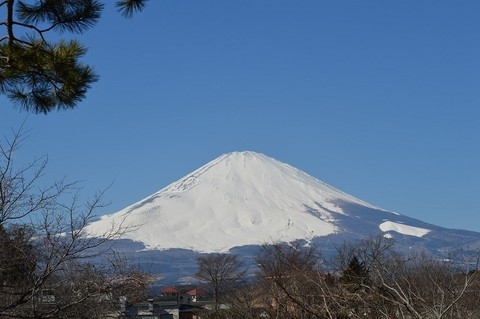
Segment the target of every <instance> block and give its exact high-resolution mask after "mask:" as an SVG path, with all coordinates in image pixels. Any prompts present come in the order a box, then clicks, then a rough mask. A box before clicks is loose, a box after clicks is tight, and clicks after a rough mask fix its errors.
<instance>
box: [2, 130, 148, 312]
mask: <svg viewBox="0 0 480 319" xmlns="http://www.w3.org/2000/svg"><path fill="white" fill-rule="evenodd" d="M11 136H12V137H10V138H9V137H6V138H5V140H4V141H2V142H0V240H1V243H0V244H1V245H2V252H1V253H0V279H1V280H0V317H1V318H40V317H41V318H53V317H55V318H82V317H86V316H88V317H89V318H96V317H100V315H101V316H105V315H106V314H107V313H108V312H110V311H112V309H113V308H112V307H106V302H107V300H108V299H109V298H110V296H111V295H112V291H114V290H115V288H116V287H118V286H119V285H126V282H127V281H128V280H133V279H134V278H135V276H133V275H137V276H139V275H140V277H141V276H142V274H140V273H139V272H136V271H132V272H130V273H128V274H126V273H125V272H124V275H125V276H121V275H120V274H119V273H116V274H115V273H114V272H113V271H112V270H110V271H109V272H110V274H109V273H107V272H105V269H103V268H102V267H100V266H98V265H99V264H97V266H93V265H92V264H91V261H92V258H94V257H98V256H100V255H102V254H103V255H104V256H106V255H105V254H104V253H105V252H106V251H107V250H108V246H106V245H105V244H106V243H107V242H108V241H110V240H111V239H114V238H116V237H117V236H120V235H121V234H123V233H124V232H125V231H126V229H125V228H124V227H122V221H118V223H116V224H112V226H111V228H110V229H108V230H107V231H105V232H104V233H102V234H96V235H97V236H96V237H93V236H91V235H92V234H89V233H88V232H87V225H88V223H89V222H90V221H91V220H92V218H93V217H95V214H96V212H97V211H98V210H99V209H101V208H103V207H105V205H104V203H103V201H102V198H103V196H104V192H103V191H102V192H99V193H98V194H96V195H95V196H94V197H93V199H91V200H90V201H88V202H87V203H85V204H81V203H80V200H79V188H78V185H77V183H66V182H65V181H63V180H62V181H59V182H56V183H53V185H50V186H46V187H42V186H41V185H43V181H42V180H41V178H42V176H43V175H44V173H45V168H46V164H47V158H46V157H41V158H38V159H34V160H33V161H31V162H30V163H27V164H25V165H23V166H17V163H16V162H15V161H14V159H15V153H16V151H17V150H18V148H19V147H20V146H21V144H22V142H24V140H25V138H26V135H25V133H23V132H22V130H18V131H12V134H11ZM143 275H144V276H143V277H142V281H143V282H144V283H145V284H146V282H147V281H148V280H147V278H146V277H147V276H146V275H145V274H143ZM110 299H111V298H110ZM89 303H90V305H92V304H97V305H99V306H98V307H95V309H93V308H94V307H87V305H89ZM108 303H109V304H110V305H111V303H112V302H111V300H108ZM87 308H88V309H87ZM87 310H88V311H87Z"/></svg>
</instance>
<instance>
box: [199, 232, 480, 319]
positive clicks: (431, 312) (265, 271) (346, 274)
mask: <svg viewBox="0 0 480 319" xmlns="http://www.w3.org/2000/svg"><path fill="white" fill-rule="evenodd" d="M213 256H214V257H200V259H199V272H198V273H197V278H201V279H202V280H203V282H204V284H206V288H209V290H208V291H210V292H211V293H213V294H214V295H216V294H218V293H220V296H215V303H221V304H223V305H224V306H223V307H220V306H218V305H217V306H216V307H214V308H213V310H210V311H208V312H205V313H204V314H203V316H202V318H225V319H226V318H229V319H235V318H238V319H240V318H292V319H293V318H295V319H351V318H354V319H357V318H375V319H393V318H399V319H441V318H445V319H447V318H448V319H454V318H455V319H461V318H480V276H479V268H478V267H479V256H480V255H479V253H478V252H475V253H466V252H462V253H461V254H460V253H459V254H458V255H457V256H455V255H454V254H452V255H451V256H450V258H449V259H438V258H436V257H433V256H431V255H429V254H427V253H425V252H417V253H411V254H410V255H405V254H400V253H398V252H396V251H395V246H394V242H393V241H392V240H391V239H387V238H384V237H383V236H378V237H371V238H366V239H364V240H361V241H358V242H352V243H344V244H343V245H342V246H340V247H337V251H336V254H335V256H333V257H330V258H326V257H324V256H322V254H321V252H320V251H319V250H318V249H317V248H315V247H314V246H308V245H307V246H306V245H305V243H300V242H299V243H290V244H285V243H273V244H265V245H263V246H262V248H261V250H260V252H259V254H258V255H257V256H256V257H255V263H256V265H257V270H256V272H255V275H254V276H253V277H252V278H250V279H249V280H245V277H244V275H245V269H243V268H242V267H241V265H242V261H241V258H240V257H239V256H237V255H223V257H222V254H216V255H213ZM227 256H228V257H227ZM205 259H208V260H209V262H208V263H205ZM221 265H224V270H227V269H234V270H235V271H233V272H232V273H231V276H230V277H228V276H227V277H228V278H229V281H230V282H229V284H226V283H227V281H225V282H224V283H225V284H226V285H222V284H219V283H218V281H221V278H225V277H226V276H225V275H221V276H218V277H216V276H212V275H211V273H216V271H215V269H222V266H221ZM206 269H209V270H208V271H207V270H206ZM220 273H221V272H220ZM218 287H224V289H221V290H220V292H219V290H218V289H217V288H218Z"/></svg>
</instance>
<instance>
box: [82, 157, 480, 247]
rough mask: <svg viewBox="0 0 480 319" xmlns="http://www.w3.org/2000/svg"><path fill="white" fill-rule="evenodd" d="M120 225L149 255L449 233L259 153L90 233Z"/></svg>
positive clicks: (195, 175) (192, 178)
mask: <svg viewBox="0 0 480 319" xmlns="http://www.w3.org/2000/svg"><path fill="white" fill-rule="evenodd" d="M119 220H124V225H125V226H127V227H135V228H136V229H135V230H133V231H131V232H128V233H127V234H125V235H124V238H125V239H131V240H133V241H136V242H140V243H142V244H143V245H144V246H145V249H147V250H152V249H160V250H164V249H172V248H182V249H188V250H193V251H197V252H225V251H228V250H230V249H232V248H234V247H240V246H248V245H260V244H264V243H271V242H276V241H281V242H290V241H294V240H299V239H301V240H314V239H318V238H332V237H335V238H342V239H346V238H350V237H357V238H358V237H363V236H366V235H369V234H370V235H372V234H378V233H383V234H384V236H388V237H395V238H397V239H399V238H403V239H405V238H406V243H407V244H408V245H411V244H413V243H415V240H418V239H421V238H423V237H429V239H428V240H429V241H431V240H432V239H435V238H437V239H440V238H442V237H443V236H445V232H447V233H448V230H446V229H444V228H441V227H437V226H434V225H430V224H427V223H423V222H421V221H418V220H416V219H412V218H409V217H406V216H403V215H400V214H397V213H393V212H388V211H385V210H382V209H380V208H378V207H375V206H373V205H370V204H368V203H366V202H364V201H361V200H359V199H357V198H355V197H353V196H350V195H348V194H346V193H344V192H342V191H340V190H337V189H335V188H334V187H332V186H329V185H327V184H325V183H323V182H321V181H320V180H318V179H316V178H314V177H312V176H310V175H308V174H306V173H304V172H302V171H301V170H299V169H296V168H294V167H292V166H290V165H288V164H285V163H282V162H280V161H277V160H275V159H273V158H270V157H268V156H265V155H263V154H260V153H255V152H233V153H228V154H224V155H221V156H220V157H218V158H216V159H214V160H213V161H211V162H209V163H207V164H206V165H204V166H202V167H200V168H199V169H197V170H195V171H194V172H192V173H190V174H188V175H186V176H185V177H183V178H181V179H180V180H178V181H176V182H174V183H172V184H170V185H168V186H167V187H165V188H163V189H162V190H160V191H158V192H157V193H155V194H153V195H151V196H148V197H147V198H145V199H143V200H141V201H139V202H138V203H136V204H133V205H131V206H129V207H127V208H125V209H123V210H121V211H119V212H117V213H115V214H112V215H107V216H103V217H101V218H100V220H98V221H96V222H94V223H92V224H91V225H90V226H89V230H90V231H91V232H92V233H101V232H102V230H105V229H108V228H109V227H110V226H111V224H112V222H114V221H119ZM441 230H443V232H442V231H441ZM475 234H476V233H475ZM470 235H471V234H466V233H462V234H461V235H459V236H466V237H468V238H469V242H471V240H476V241H478V238H479V237H478V234H476V236H473V238H470V237H471V236H470ZM404 241H405V240H404ZM439 246H441V244H439Z"/></svg>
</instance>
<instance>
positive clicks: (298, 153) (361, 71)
mask: <svg viewBox="0 0 480 319" xmlns="http://www.w3.org/2000/svg"><path fill="white" fill-rule="evenodd" d="M479 12H480V2H478V1H462V2H455V3H454V2H451V1H421V2H419V1H402V2H385V1H379V0H374V1H368V2H360V1H359V2H347V1H314V0H305V1H284V0H276V1H273V0H266V1H254V0H244V1H218V0H212V1H187V0H185V1H158V0H154V1H149V2H148V4H147V7H146V8H145V10H144V12H142V13H140V14H138V15H136V16H134V17H133V18H132V19H124V18H123V17H121V16H120V15H119V14H118V13H117V12H115V8H114V6H113V3H112V4H108V5H107V6H106V8H105V12H104V15H103V18H102V19H101V21H100V22H99V23H98V24H97V25H96V26H95V27H94V28H93V29H91V30H89V31H87V32H86V33H85V34H83V35H80V36H79V37H78V38H79V40H80V41H81V42H82V43H83V44H85V45H86V46H87V47H88V49H89V51H88V53H87V54H86V56H85V58H84V60H83V61H84V62H85V63H88V64H91V65H92V66H93V67H94V68H95V70H96V71H97V72H98V73H99V75H100V80H99V82H97V83H95V84H94V86H93V87H92V89H91V90H90V92H89V93H88V94H87V98H86V99H85V100H84V101H83V102H82V103H80V104H79V105H78V107H77V108H76V109H74V110H69V111H60V112H52V113H51V114H49V115H46V116H45V115H34V114H30V115H28V114H27V113H26V112H22V111H20V110H19V109H17V108H15V107H13V106H12V105H11V103H10V102H9V101H8V100H6V99H5V97H3V96H2V97H0V105H1V106H2V107H1V109H2V110H1V113H0V128H1V133H2V136H5V135H6V134H8V132H9V131H10V129H11V128H13V129H15V128H18V127H19V126H20V125H21V123H22V122H23V121H25V127H26V128H27V129H29V136H30V137H29V138H28V139H27V140H26V141H25V143H24V146H23V148H22V149H21V150H20V151H19V159H20V161H23V160H26V159H28V158H33V157H35V156H36V157H39V156H42V155H45V154H47V155H48V158H49V164H48V168H47V175H46V176H45V179H46V180H47V181H48V180H54V179H59V178H61V177H63V176H66V177H67V179H68V180H82V181H85V182H84V183H83V184H84V185H85V190H84V193H86V194H87V195H88V194H92V193H94V192H95V190H97V189H104V188H105V187H108V186H109V185H111V186H110V187H109V190H108V191H107V194H106V197H105V198H106V199H107V200H108V201H111V205H110V206H109V207H107V208H106V209H105V211H103V213H105V214H107V213H113V212H116V211H118V210H120V209H122V208H124V207H126V206H128V205H131V204H133V203H135V202H137V201H139V200H141V199H143V198H145V197H147V196H148V195H150V194H152V193H154V192H156V191H158V190H160V189H161V188H164V187H166V186H167V185H168V184H170V183H172V182H174V181H176V180H178V179H180V178H181V177H183V176H185V175H186V174H188V173H190V172H191V171H193V170H195V169H197V168H199V167H200V166H202V165H204V164H206V163H207V162H209V161H211V160H213V159H215V158H216V157H218V156H220V155H221V154H223V153H227V152H231V151H244V150H250V151H255V152H260V153H264V154H265V155H267V156H270V157H273V158H275V159H278V160H280V161H282V162H285V163H287V164H290V165H292V166H294V167H297V168H298V169H301V170H303V171H305V172H306V173H308V174H310V175H312V176H314V177H316V178H317V179H320V180H322V181H324V182H326V183H328V184H330V185H332V186H334V187H336V188H338V189H340V190H342V191H344V192H346V193H349V194H351V195H353V196H355V197H357V198H359V199H361V200H364V201H366V202H369V203H371V204H373V205H376V206H379V207H382V208H384V209H386V210H390V211H395V212H398V213H401V214H404V215H407V216H410V217H413V218H416V219H420V220H422V221H425V222H428V223H432V224H435V225H438V226H443V227H449V228H460V229H467V230H472V231H477V232H480V209H479V207H480V196H479V192H480V167H479V166H480V143H479V138H480V125H479V123H480V108H479V105H480V59H479V57H480V19H478V14H479ZM25 119H26V120H25Z"/></svg>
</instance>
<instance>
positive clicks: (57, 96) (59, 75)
mask: <svg viewBox="0 0 480 319" xmlns="http://www.w3.org/2000/svg"><path fill="white" fill-rule="evenodd" d="M146 1H147V0H122V1H117V2H116V3H115V5H116V7H117V9H118V11H119V12H120V13H121V14H122V15H124V16H125V17H132V15H133V14H134V13H135V12H138V11H141V10H142V9H143V8H144V7H145V4H146ZM103 9H104V3H102V2H100V1H96V0H36V1H21V0H4V1H2V2H0V10H3V11H4V12H5V14H6V19H5V20H4V22H1V23H0V27H3V28H4V29H3V30H4V35H3V37H0V94H4V95H6V96H7V97H8V98H9V99H10V100H12V101H13V102H14V103H15V104H16V105H17V106H19V107H20V108H22V109H24V110H27V111H31V112H34V113H45V114H47V113H48V112H50V111H52V110H55V109H57V110H60V109H71V108H74V107H75V106H76V105H77V104H78V103H79V102H80V101H82V100H83V99H84V98H85V96H86V93H87V91H88V89H89V88H90V87H91V85H92V84H93V83H95V82H96V81H97V80H98V76H97V74H96V73H95V71H94V70H93V68H92V67H91V66H89V65H86V64H84V63H82V62H81V58H82V57H83V56H84V55H85V53H86V48H85V47H84V46H82V45H81V44H80V43H79V42H78V41H76V40H69V41H66V40H59V41H56V42H52V41H49V40H47V36H48V34H49V33H50V32H57V33H60V34H62V33H65V32H69V33H74V34H81V33H83V32H85V31H87V30H88V29H89V28H91V27H93V26H94V25H95V24H96V23H97V22H98V20H99V19H100V17H101V12H102V10H103Z"/></svg>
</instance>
